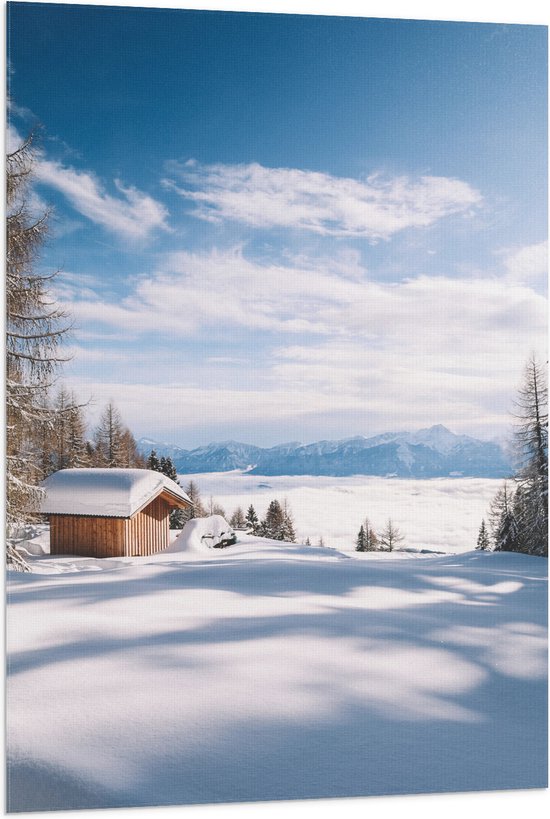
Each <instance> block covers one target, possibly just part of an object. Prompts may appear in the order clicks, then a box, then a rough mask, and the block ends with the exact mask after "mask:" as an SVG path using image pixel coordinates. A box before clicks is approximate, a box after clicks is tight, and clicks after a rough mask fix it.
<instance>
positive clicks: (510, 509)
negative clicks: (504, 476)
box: [476, 355, 548, 557]
mask: <svg viewBox="0 0 550 819" xmlns="http://www.w3.org/2000/svg"><path fill="white" fill-rule="evenodd" d="M514 406H515V409H514V417H515V422H516V428H515V433H514V440H515V448H516V453H517V461H518V468H517V471H516V474H515V476H514V477H513V478H512V479H510V480H509V481H504V483H503V485H502V486H501V487H500V489H499V490H498V492H497V494H496V495H495V497H494V498H493V500H492V502H491V505H490V508H489V512H488V516H487V521H485V520H483V521H482V522H481V526H480V529H479V534H478V539H477V545H476V549H478V550H480V551H496V552H522V553H524V554H530V555H539V556H541V557H548V385H547V379H546V369H545V368H544V367H543V366H542V365H541V364H540V363H539V362H538V361H537V359H536V357H535V356H534V355H533V356H531V358H530V359H529V361H528V362H527V365H526V367H525V371H524V376H523V382H522V385H521V387H520V389H519V392H518V396H517V398H516V401H515V405H514Z"/></svg>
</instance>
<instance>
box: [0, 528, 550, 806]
mask: <svg viewBox="0 0 550 819" xmlns="http://www.w3.org/2000/svg"><path fill="white" fill-rule="evenodd" d="M46 540H47V537H46V535H43V536H42V542H43V544H45V542H46ZM189 545H190V544H189V543H188V544H187V546H186V548H185V550H184V551H180V548H181V541H180V543H179V544H178V542H177V541H176V543H175V544H174V545H173V546H172V547H171V549H170V550H169V551H168V552H165V553H163V554H162V555H158V556H155V557H154V558H151V557H149V558H127V559H109V560H91V559H88V558H71V557H62V558H55V557H50V556H48V555H45V556H44V555H43V556H37V557H31V558H30V560H31V561H32V562H33V566H34V569H35V570H36V571H35V573H33V574H15V573H12V574H11V575H10V578H9V581H8V594H9V601H8V602H9V605H8V613H7V635H8V636H7V647H8V652H9V666H8V683H7V685H8V688H7V695H8V711H7V714H8V753H9V763H10V769H9V780H8V791H9V798H10V809H11V810H47V809H60V808H82V807H84V808H95V807H116V806H132V805H136V806H137V805H151V804H153V805H161V804H191V803H208V802H210V803H214V802H235V801H255V800H263V799H268V800H274V799H285V798H286V799H288V798H290V799H292V798H306V797H327V796H331V797H340V796H354V795H368V794H391V793H415V792H426V791H464V790H490V789H508V788H535V787H539V788H540V787H544V786H545V784H546V771H547V765H546V750H545V747H546V746H545V740H546V702H547V699H546V680H545V675H546V631H545V625H546V623H545V616H546V580H545V575H546V571H547V561H546V560H545V559H543V558H533V557H528V556H524V555H512V554H480V553H477V552H469V553H464V554H460V555H446V556H444V557H422V556H419V555H417V554H416V555H409V556H402V557H395V556H387V555H377V556H376V555H375V556H372V555H356V554H352V553H347V554H345V553H342V552H338V551H336V550H330V549H323V548H311V549H308V548H306V547H302V546H284V545H281V544H280V543H275V542H270V541H265V540H261V539H255V538H252V537H248V536H242V535H241V536H240V542H239V543H238V544H236V545H235V546H231V547H228V548H227V549H224V550H217V549H216V550H214V549H210V550H206V549H205V550H204V553H202V554H201V552H200V551H199V550H197V549H191V548H189ZM36 551H39V550H38V549H37V550H36Z"/></svg>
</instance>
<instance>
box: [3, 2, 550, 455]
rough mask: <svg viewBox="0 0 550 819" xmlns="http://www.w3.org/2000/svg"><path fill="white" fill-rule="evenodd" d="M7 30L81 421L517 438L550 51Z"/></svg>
mask: <svg viewBox="0 0 550 819" xmlns="http://www.w3.org/2000/svg"><path fill="white" fill-rule="evenodd" d="M8 5H9V18H8V22H9V45H8V60H9V85H10V94H11V98H12V109H11V113H10V123H9V124H10V139H12V140H14V141H16V140H17V138H18V135H21V134H24V133H25V132H27V131H28V129H29V128H30V127H32V126H33V125H35V124H36V123H40V124H41V140H40V155H39V157H38V161H37V167H36V180H35V186H34V198H35V205H36V207H37V208H38V209H39V208H41V207H42V206H44V205H46V204H47V205H51V206H53V208H54V216H53V219H52V236H51V239H50V241H49V243H48V246H47V248H45V251H44V254H43V257H42V265H43V266H44V268H46V269H50V268H52V267H53V268H56V269H57V268H59V269H60V271H61V272H60V274H59V277H58V281H57V285H56V288H57V290H56V295H57V297H58V299H59V300H60V301H61V302H62V303H63V305H64V306H66V309H67V310H68V311H69V312H70V313H71V315H72V316H73V318H74V324H75V329H74V332H73V336H72V338H71V341H70V349H71V354H72V356H73V357H72V360H71V362H70V364H68V365H66V366H65V368H64V371H63V376H62V380H63V382H64V383H65V384H67V385H68V386H69V387H72V388H74V389H75V390H76V392H77V394H78V395H79V397H80V398H81V399H82V400H87V399H88V398H90V397H92V398H93V400H94V403H93V405H92V407H91V410H90V415H91V417H92V418H93V417H94V413H97V412H98V411H99V410H100V409H101V407H102V406H103V404H104V402H105V401H107V400H109V399H112V400H114V401H115V403H116V404H117V405H118V406H119V408H120V410H121V412H122V414H123V416H124V418H125V420H126V422H127V423H128V424H129V425H130V427H131V429H132V431H133V432H134V434H136V436H141V435H146V436H148V437H152V438H156V439H158V440H169V441H172V442H174V443H178V444H180V445H182V446H195V445H199V444H203V443H206V442H208V441H211V440H222V439H227V438H236V439H239V440H244V441H247V442H250V443H257V444H260V445H270V444H275V443H279V442H282V441H284V440H303V441H306V442H307V441H312V440H317V439H320V438H335V437H347V436H351V435H355V434H364V435H369V434H374V433H376V432H381V431H384V430H396V429H407V428H413V429H414V428H419V427H422V426H428V425H431V424H434V423H444V424H446V425H447V426H449V427H450V428H451V429H453V430H455V431H457V432H466V433H470V434H475V435H480V436H482V437H492V436H496V435H501V434H502V433H503V432H504V431H505V429H506V428H507V427H508V426H509V423H510V415H509V411H510V409H511V401H512V398H513V396H514V392H515V389H516V387H517V384H518V381H519V379H520V376H521V370H522V367H523V364H524V362H525V360H526V358H527V357H528V355H529V354H530V352H531V351H533V350H534V351H537V352H538V353H539V354H540V355H545V346H544V345H545V338H546V301H545V282H546V276H545V270H546V255H547V245H546V241H547V223H548V220H547V210H546V179H547V166H546V162H547V141H546V121H547V99H546V96H547V77H546V62H547V30H546V27H545V26H541V25H509V24H503V23H495V24H489V23H453V22H427V21H415V20H391V19H386V20H385V19H361V18H349V17H348V18H346V17H334V16H332V17H330V16H312V15H309V16H299V15H289V14H258V13H236V12H206V11H202V12H201V11H190V10H160V9H155V8H153V9H131V8H107V7H102V6H90V7H87V6H70V7H67V6H63V5H58V6H54V5H50V4H44V3H11V4H8Z"/></svg>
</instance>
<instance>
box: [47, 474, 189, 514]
mask: <svg viewBox="0 0 550 819" xmlns="http://www.w3.org/2000/svg"><path fill="white" fill-rule="evenodd" d="M41 486H42V487H43V489H45V490H46V493H45V497H44V499H43V501H42V504H41V510H40V511H41V512H43V513H44V514H49V515H90V516H100V517H114V518H129V517H131V516H132V515H133V514H134V513H135V512H137V511H138V510H139V509H141V508H142V507H143V506H145V505H146V504H147V503H148V502H149V501H151V500H153V498H156V497H157V495H160V494H162V493H163V492H166V493H167V494H169V495H171V496H172V497H173V498H174V500H176V501H179V503H178V502H176V503H175V504H174V505H177V506H179V505H180V504H181V502H182V501H183V502H185V501H187V503H188V504H191V501H190V500H189V498H188V497H187V495H186V494H185V492H184V491H183V489H182V488H181V487H180V486H178V484H177V483H175V482H174V481H172V480H170V478H167V477H166V476H165V475H163V474H162V473H161V472H154V471H153V470H151V469H61V470H59V472H54V474H53V475H50V476H49V477H48V478H46V480H45V481H42V484H41Z"/></svg>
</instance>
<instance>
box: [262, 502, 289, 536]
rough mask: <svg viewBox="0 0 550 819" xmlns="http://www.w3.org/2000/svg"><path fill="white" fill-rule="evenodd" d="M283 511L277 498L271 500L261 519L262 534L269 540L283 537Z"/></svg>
mask: <svg viewBox="0 0 550 819" xmlns="http://www.w3.org/2000/svg"><path fill="white" fill-rule="evenodd" d="M283 525H284V513H283V508H282V506H281V504H280V503H279V501H278V500H272V501H271V503H270V504H269V506H268V508H267V512H266V516H265V518H264V520H263V521H262V535H263V537H267V538H270V540H282V539H283Z"/></svg>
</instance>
